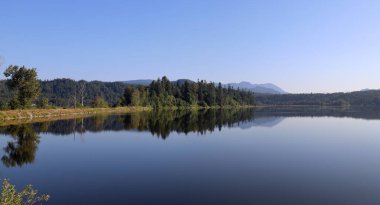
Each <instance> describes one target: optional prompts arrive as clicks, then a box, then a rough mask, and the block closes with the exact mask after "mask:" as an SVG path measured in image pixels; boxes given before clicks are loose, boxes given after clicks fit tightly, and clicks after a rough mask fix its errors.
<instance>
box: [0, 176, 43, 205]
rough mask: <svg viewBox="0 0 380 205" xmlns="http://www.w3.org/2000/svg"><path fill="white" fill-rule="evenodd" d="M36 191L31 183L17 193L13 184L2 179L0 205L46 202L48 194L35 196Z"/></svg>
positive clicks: (27, 204)
mask: <svg viewBox="0 0 380 205" xmlns="http://www.w3.org/2000/svg"><path fill="white" fill-rule="evenodd" d="M37 194H38V191H37V190H35V189H33V187H32V185H28V186H26V187H25V188H24V189H23V190H22V191H21V192H19V193H17V191H16V188H15V186H14V185H12V184H11V183H9V182H8V180H7V179H4V181H3V187H2V191H1V196H0V204H1V205H32V204H36V203H41V204H42V202H46V201H48V200H49V197H50V196H49V195H45V194H44V195H41V196H37Z"/></svg>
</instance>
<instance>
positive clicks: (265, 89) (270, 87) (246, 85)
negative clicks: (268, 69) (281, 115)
mask: <svg viewBox="0 0 380 205" xmlns="http://www.w3.org/2000/svg"><path fill="white" fill-rule="evenodd" d="M225 86H226V87H227V86H232V87H233V88H234V89H237V88H240V89H247V90H252V91H253V92H255V93H268V94H287V92H286V91H284V90H283V89H281V88H280V87H278V86H276V85H274V84H272V83H265V84H252V83H250V82H246V81H242V82H240V83H228V84H226V85H225Z"/></svg>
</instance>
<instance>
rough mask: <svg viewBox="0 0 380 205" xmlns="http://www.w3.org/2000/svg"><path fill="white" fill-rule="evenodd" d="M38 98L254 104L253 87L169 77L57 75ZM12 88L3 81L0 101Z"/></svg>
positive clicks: (70, 102) (68, 102)
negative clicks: (142, 80) (134, 80)
mask: <svg viewBox="0 0 380 205" xmlns="http://www.w3.org/2000/svg"><path fill="white" fill-rule="evenodd" d="M40 87H41V94H40V96H39V99H42V98H46V99H48V102H49V104H50V105H54V106H60V107H73V106H74V104H75V103H74V102H76V104H77V105H82V100H83V105H84V106H92V105H93V103H94V101H95V100H96V99H97V98H99V97H100V98H102V99H104V100H105V101H106V102H107V104H108V105H109V106H122V105H134V106H153V107H156V106H158V107H160V106H194V105H200V106H216V105H218V106H225V105H231V106H236V105H253V104H254V95H253V93H252V92H251V91H244V90H234V89H232V88H231V87H230V88H223V87H222V86H221V84H214V83H207V82H206V81H199V82H192V81H187V80H177V81H172V82H171V81H169V80H168V79H167V78H166V77H163V78H161V79H158V80H156V81H153V82H152V83H151V84H149V85H145V86H143V85H129V84H126V83H125V82H101V81H91V82H88V81H74V80H71V79H55V80H47V81H40ZM11 96H12V94H11V92H10V91H9V89H8V88H7V86H6V83H5V80H1V81H0V103H1V104H3V106H4V104H6V103H7V102H9V101H10V100H11Z"/></svg>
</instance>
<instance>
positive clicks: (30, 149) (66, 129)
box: [0, 107, 380, 167]
mask: <svg viewBox="0 0 380 205" xmlns="http://www.w3.org/2000/svg"><path fill="white" fill-rule="evenodd" d="M254 116H256V117H258V118H260V119H262V118H267V119H270V120H271V121H273V120H276V119H277V118H276V117H293V116H334V117H354V118H362V119H380V108H377V109H375V108H366V109H363V108H360V109H349V110H345V109H336V108H329V109H326V108H324V109H322V108H320V107H296V108H287V107H270V108H260V109H258V110H256V113H255V110H254V109H223V110H221V109H207V110H191V111H190V110H177V111H168V110H157V111H153V112H142V113H132V114H128V115H110V116H106V115H98V116H93V117H88V118H78V119H72V120H58V121H51V122H41V123H33V124H22V125H11V126H6V127H0V133H3V134H7V135H10V136H11V137H12V141H10V142H8V144H7V146H6V147H5V148H4V151H5V154H4V156H2V158H1V160H2V162H3V163H4V165H5V166H7V167H14V166H22V165H24V164H28V163H32V162H33V161H34V159H35V152H36V150H37V146H38V143H39V136H38V134H39V133H51V134H55V135H68V134H72V133H85V132H100V131H106V130H112V131H122V130H135V131H149V132H151V133H152V134H153V135H156V136H158V137H161V138H162V139H166V138H167V137H168V136H169V134H170V133H171V132H177V133H185V134H187V133H190V132H196V133H200V134H205V133H207V132H213V131H215V129H218V130H221V129H222V127H223V126H226V127H235V126H239V127H240V126H242V127H244V126H247V125H249V126H251V125H252V124H254V123H255V122H254V121H253V119H254ZM269 117H270V118H269ZM248 122H249V123H248ZM265 123H268V120H266V121H265Z"/></svg>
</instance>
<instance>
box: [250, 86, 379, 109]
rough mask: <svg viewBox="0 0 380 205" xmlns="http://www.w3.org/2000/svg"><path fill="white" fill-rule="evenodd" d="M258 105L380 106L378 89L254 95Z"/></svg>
mask: <svg viewBox="0 0 380 205" xmlns="http://www.w3.org/2000/svg"><path fill="white" fill-rule="evenodd" d="M255 97H256V101H257V104H259V105H281V106H289V105H309V106H340V107H342V106H343V107H347V106H380V90H368V91H356V92H348V93H330V94H318V93H316V94H282V95H263V94H260V95H256V96H255Z"/></svg>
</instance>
